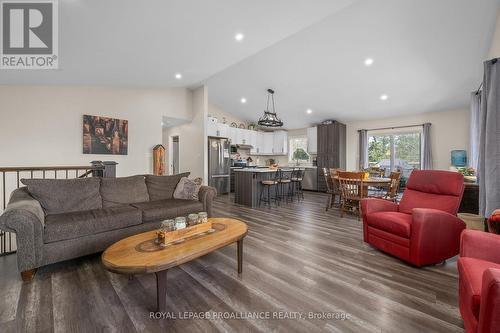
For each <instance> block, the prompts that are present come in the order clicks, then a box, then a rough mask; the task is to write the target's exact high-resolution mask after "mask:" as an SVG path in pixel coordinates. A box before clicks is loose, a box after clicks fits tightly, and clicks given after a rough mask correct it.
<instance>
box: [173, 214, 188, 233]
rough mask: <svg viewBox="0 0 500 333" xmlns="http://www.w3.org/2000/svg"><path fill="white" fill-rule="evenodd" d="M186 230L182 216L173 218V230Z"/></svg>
mask: <svg viewBox="0 0 500 333" xmlns="http://www.w3.org/2000/svg"><path fill="white" fill-rule="evenodd" d="M184 228H186V218H185V217H184V216H179V217H176V218H175V230H179V229H184Z"/></svg>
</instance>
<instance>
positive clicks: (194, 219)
mask: <svg viewBox="0 0 500 333" xmlns="http://www.w3.org/2000/svg"><path fill="white" fill-rule="evenodd" d="M187 221H188V225H189V226H193V225H197V224H198V214H189V215H188V218H187Z"/></svg>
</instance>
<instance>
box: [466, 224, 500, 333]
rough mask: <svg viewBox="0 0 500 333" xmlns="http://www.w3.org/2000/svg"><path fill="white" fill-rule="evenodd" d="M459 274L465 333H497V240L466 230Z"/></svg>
mask: <svg viewBox="0 0 500 333" xmlns="http://www.w3.org/2000/svg"><path fill="white" fill-rule="evenodd" d="M458 274H459V297H460V301H459V302H460V313H461V315H462V318H463V320H464V326H465V330H466V331H467V333H473V332H474V333H493V332H500V236H499V235H496V234H489V233H486V232H482V231H476V230H465V231H464V232H463V233H462V238H461V243H460V258H459V259H458Z"/></svg>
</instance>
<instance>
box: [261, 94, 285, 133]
mask: <svg viewBox="0 0 500 333" xmlns="http://www.w3.org/2000/svg"><path fill="white" fill-rule="evenodd" d="M270 101H272V106H273V111H272V112H271V111H269V102H270ZM258 124H259V125H260V126H263V127H281V126H283V122H282V121H281V119H279V118H278V116H277V115H276V109H275V106H274V90H272V89H267V107H266V110H265V111H264V116H262V117H261V118H260V119H259V122H258Z"/></svg>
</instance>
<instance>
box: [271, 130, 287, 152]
mask: <svg viewBox="0 0 500 333" xmlns="http://www.w3.org/2000/svg"><path fill="white" fill-rule="evenodd" d="M272 142H273V154H274V155H286V154H288V133H287V132H286V131H274V132H273V140H272Z"/></svg>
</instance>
